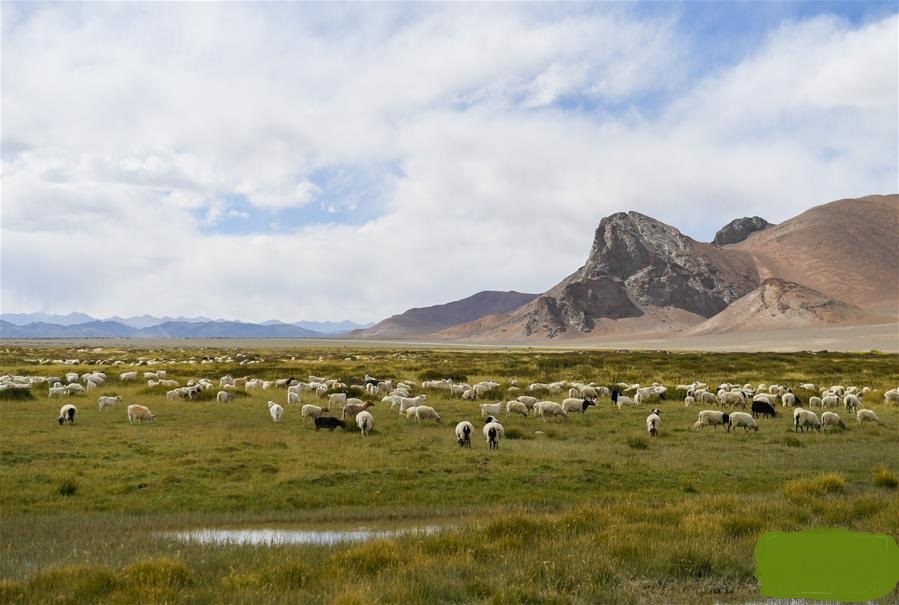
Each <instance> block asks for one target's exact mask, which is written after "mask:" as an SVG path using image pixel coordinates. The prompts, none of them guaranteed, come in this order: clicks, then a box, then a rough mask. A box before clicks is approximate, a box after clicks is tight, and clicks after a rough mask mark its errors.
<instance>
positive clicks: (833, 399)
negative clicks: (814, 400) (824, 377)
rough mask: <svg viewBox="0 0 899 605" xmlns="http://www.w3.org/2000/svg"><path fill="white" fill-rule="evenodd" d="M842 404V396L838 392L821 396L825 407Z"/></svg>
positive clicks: (822, 404)
mask: <svg viewBox="0 0 899 605" xmlns="http://www.w3.org/2000/svg"><path fill="white" fill-rule="evenodd" d="M839 405H840V397H839V395H836V394H833V393H831V394H828V395H825V396H824V397H822V398H821V406H822V407H825V408H830V407H834V408H835V407H838V406H839Z"/></svg>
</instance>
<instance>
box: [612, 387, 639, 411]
mask: <svg viewBox="0 0 899 605" xmlns="http://www.w3.org/2000/svg"><path fill="white" fill-rule="evenodd" d="M612 401H613V402H614V403H615V405H617V406H618V409H619V410H620V409H621V408H623V407H627V406H632V405H637V402H636V401H635V400H633V399H631V398H630V397H626V396H625V395H620V394H619V393H618V391H612Z"/></svg>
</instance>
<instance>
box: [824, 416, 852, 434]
mask: <svg viewBox="0 0 899 605" xmlns="http://www.w3.org/2000/svg"><path fill="white" fill-rule="evenodd" d="M821 425H822V426H823V427H824V430H825V431H826V430H827V429H828V428H831V429H833V427H835V426H837V427H840V428H841V429H845V428H846V425H845V424H844V423H843V419H842V418H840V416H839V414H834V413H833V412H824V413H823V414H821Z"/></svg>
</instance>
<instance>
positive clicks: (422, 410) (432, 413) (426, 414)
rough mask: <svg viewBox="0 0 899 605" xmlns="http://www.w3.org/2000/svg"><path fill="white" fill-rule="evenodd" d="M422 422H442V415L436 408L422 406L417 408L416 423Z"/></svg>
mask: <svg viewBox="0 0 899 605" xmlns="http://www.w3.org/2000/svg"><path fill="white" fill-rule="evenodd" d="M422 420H436V421H437V422H440V415H439V414H438V413H437V410H435V409H434V408H432V407H429V406H426V405H420V406H418V407H416V408H415V422H418V423H421V421H422Z"/></svg>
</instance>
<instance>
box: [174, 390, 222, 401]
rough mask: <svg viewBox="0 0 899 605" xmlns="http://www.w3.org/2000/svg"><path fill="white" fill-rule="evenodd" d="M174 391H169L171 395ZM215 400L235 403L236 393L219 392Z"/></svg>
mask: <svg viewBox="0 0 899 605" xmlns="http://www.w3.org/2000/svg"><path fill="white" fill-rule="evenodd" d="M171 392H173V391H169V393H171ZM215 400H216V401H218V402H219V403H228V402H229V401H234V393H231V392H229V391H219V392H218V393H216V395H215Z"/></svg>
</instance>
